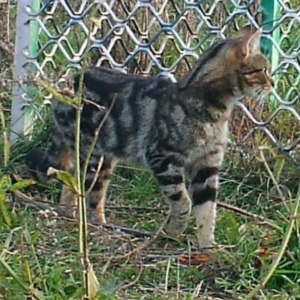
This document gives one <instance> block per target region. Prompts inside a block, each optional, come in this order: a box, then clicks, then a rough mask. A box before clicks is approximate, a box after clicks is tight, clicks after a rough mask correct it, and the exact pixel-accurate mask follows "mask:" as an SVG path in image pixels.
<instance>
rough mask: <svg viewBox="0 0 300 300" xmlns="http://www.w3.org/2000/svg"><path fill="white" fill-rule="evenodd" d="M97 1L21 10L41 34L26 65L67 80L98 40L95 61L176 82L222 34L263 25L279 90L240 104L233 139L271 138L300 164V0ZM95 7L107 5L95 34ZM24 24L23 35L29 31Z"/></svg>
mask: <svg viewBox="0 0 300 300" xmlns="http://www.w3.org/2000/svg"><path fill="white" fill-rule="evenodd" d="M25 2H26V1H24V3H25ZM29 2H30V1H29ZM93 2H94V1H88V0H83V1H74V0H73V1H66V0H65V1H64V0H60V1H57V0H56V1H40V2H39V3H38V4H35V6H33V5H32V3H33V2H32V1H31V2H30V3H31V4H30V5H29V6H26V7H24V9H23V10H20V12H19V14H18V19H21V20H23V21H22V22H24V18H25V19H26V22H25V23H24V24H21V25H22V26H24V28H25V27H26V26H30V30H31V32H33V33H34V32H36V39H37V40H35V39H34V36H31V45H29V46H30V47H31V51H22V53H23V55H22V58H19V59H21V60H23V61H22V68H23V67H24V66H27V69H28V67H29V69H30V70H31V71H34V72H35V73H36V75H38V76H40V75H43V76H46V77H47V78H48V79H49V80H51V81H53V82H54V83H55V84H56V85H59V83H60V82H63V81H64V80H65V78H66V77H67V76H69V75H70V73H72V72H73V70H74V69H78V68H80V66H81V63H82V59H83V53H84V51H85V50H86V48H87V47H88V44H89V43H88V39H89V38H90V39H91V45H90V48H89V55H88V62H89V64H90V65H97V66H100V65H101V66H107V67H110V68H115V69H119V70H121V71H124V72H130V73H137V74H142V75H146V76H147V75H164V76H169V77H170V78H171V79H172V80H176V79H177V78H180V77H182V76H183V75H184V74H186V73H187V72H188V70H190V69H191V68H192V66H193V65H194V63H195V61H196V60H197V58H198V57H199V55H201V53H202V52H203V51H204V50H205V49H207V48H208V47H209V46H210V45H211V44H212V43H213V42H214V41H215V40H216V39H221V38H224V37H226V36H231V35H232V34H233V33H234V32H235V31H236V30H237V29H238V28H240V27H241V26H243V25H245V24H249V23H251V24H253V26H255V27H259V26H261V25H263V28H264V35H263V43H262V45H263V51H264V52H265V53H266V54H267V55H268V56H269V57H270V59H271V60H272V66H273V70H272V71H273V74H274V78H275V79H276V92H274V93H273V94H272V95H271V96H270V97H269V99H268V101H267V102H266V103H265V104H264V106H257V104H255V102H254V101H250V100H249V101H248V100H247V101H245V102H243V103H239V105H238V107H237V109H236V110H235V113H234V116H233V120H232V123H231V132H232V136H231V140H232V141H233V142H234V144H236V145H239V146H241V147H242V148H244V149H246V148H247V147H248V146H251V147H257V145H258V144H259V143H260V142H261V141H263V140H266V141H269V142H271V143H272V144H273V145H276V146H277V147H278V148H279V149H280V150H281V151H283V152H285V153H286V154H288V155H289V156H290V157H291V158H292V159H293V161H294V162H295V163H300V147H299V146H300V145H299V144H300V126H299V123H300V83H299V81H300V66H299V65H300V64H299V62H300V2H299V1H297V0H294V1H286V0H274V1H271V0H270V1H264V0H261V1H260V0H254V1H239V0H219V1H217V0H215V1H212V0H203V1H193V0H189V1H188V0H184V1H183V0H156V1H154V0H153V1H151V0H148V1H147V0H140V1H137V0H133V1H132V0H110V1H106V2H104V3H103V4H101V5H99V4H95V3H93ZM94 5H98V6H99V7H98V10H97V13H96V16H95V20H94V26H93V29H92V31H91V32H89V29H88V28H89V24H90V23H91V22H92V21H91V19H90V17H91V10H92V9H93V7H94ZM20 14H22V16H20ZM270 21H272V22H270ZM26 24H27V25H26ZM20 28H21V29H19V31H18V32H17V33H16V34H17V36H18V35H22V34H23V32H22V30H24V29H22V28H23V27H20ZM20 30H21V32H20ZM32 30H33V31H32ZM34 43H36V45H37V46H38V47H37V48H36V49H34V48H33V46H34V45H33V44H34ZM21 46H22V45H21ZM16 47H20V44H19V45H18V44H17V45H16ZM29 50H30V48H29ZM18 51H19V52H20V49H17V48H16V53H18ZM16 97H19V96H18V95H16ZM29 98H33V100H35V98H34V97H29ZM46 98H47V96H46ZM26 101H27V102H26ZM26 101H25V102H26V103H25V105H27V106H28V105H29V106H30V107H31V108H32V107H35V109H36V110H38V106H35V104H34V101H32V99H31V100H30V99H28V97H27V100H26ZM35 103H36V102H35ZM253 141H255V142H253ZM245 145H246V146H247V147H245ZM253 145H254V146H253ZM248 148H249V147H248Z"/></svg>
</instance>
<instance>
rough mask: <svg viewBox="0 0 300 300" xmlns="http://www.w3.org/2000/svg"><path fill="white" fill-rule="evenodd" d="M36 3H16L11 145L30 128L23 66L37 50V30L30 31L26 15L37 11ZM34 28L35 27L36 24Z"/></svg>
mask: <svg viewBox="0 0 300 300" xmlns="http://www.w3.org/2000/svg"><path fill="white" fill-rule="evenodd" d="M37 1H38V3H39V0H22V1H18V7H17V24H16V39H15V57H14V76H13V79H14V82H13V88H12V91H13V95H12V106H11V134H10V141H11V143H14V142H16V141H17V139H18V138H19V137H20V136H22V135H23V134H24V133H25V134H26V132H27V131H28V128H30V127H31V124H30V119H28V109H27V108H24V100H25V98H26V97H28V96H27V92H28V90H27V84H26V80H27V79H28V76H27V72H26V69H25V64H26V62H27V61H28V57H32V56H34V53H33V52H34V50H33V49H37V33H38V32H37V30H32V29H33V28H32V27H34V25H33V24H30V22H29V14H28V9H29V8H30V9H31V11H32V12H34V10H37V8H38V7H39V5H38V6H37V3H36V2H37ZM35 26H37V24H36V25H35ZM34 44H35V46H34ZM35 52H36V50H35ZM24 82H25V83H24ZM29 91H30V90H29ZM31 121H32V119H31Z"/></svg>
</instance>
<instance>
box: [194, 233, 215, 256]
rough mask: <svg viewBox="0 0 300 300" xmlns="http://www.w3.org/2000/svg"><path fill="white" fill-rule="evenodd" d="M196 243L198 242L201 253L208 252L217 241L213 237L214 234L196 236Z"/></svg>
mask: <svg viewBox="0 0 300 300" xmlns="http://www.w3.org/2000/svg"><path fill="white" fill-rule="evenodd" d="M198 243H199V250H200V252H201V253H208V252H210V251H211V250H212V248H215V247H216V246H217V243H216V242H215V239H214V235H211V236H209V237H206V238H203V237H198Z"/></svg>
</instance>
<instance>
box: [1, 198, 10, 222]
mask: <svg viewBox="0 0 300 300" xmlns="http://www.w3.org/2000/svg"><path fill="white" fill-rule="evenodd" d="M5 200H6V195H5V194H0V209H1V211H2V214H3V217H4V220H5V222H6V224H7V225H8V226H9V227H11V224H12V222H11V217H10V214H9V212H8V210H7V207H6V204H5Z"/></svg>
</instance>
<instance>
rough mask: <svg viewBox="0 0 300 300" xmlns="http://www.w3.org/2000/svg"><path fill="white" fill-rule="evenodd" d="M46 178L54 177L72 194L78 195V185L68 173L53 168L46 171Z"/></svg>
mask: <svg viewBox="0 0 300 300" xmlns="http://www.w3.org/2000/svg"><path fill="white" fill-rule="evenodd" d="M47 175H48V176H53V175H54V176H55V177H56V178H57V179H58V180H59V181H61V182H62V183H63V184H65V185H66V186H67V187H68V188H69V189H70V190H71V191H72V192H73V193H75V194H79V190H78V185H77V183H76V180H75V178H74V177H73V176H72V175H71V174H70V173H68V172H65V171H60V170H57V169H54V168H51V167H50V168H49V169H48V171H47Z"/></svg>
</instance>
